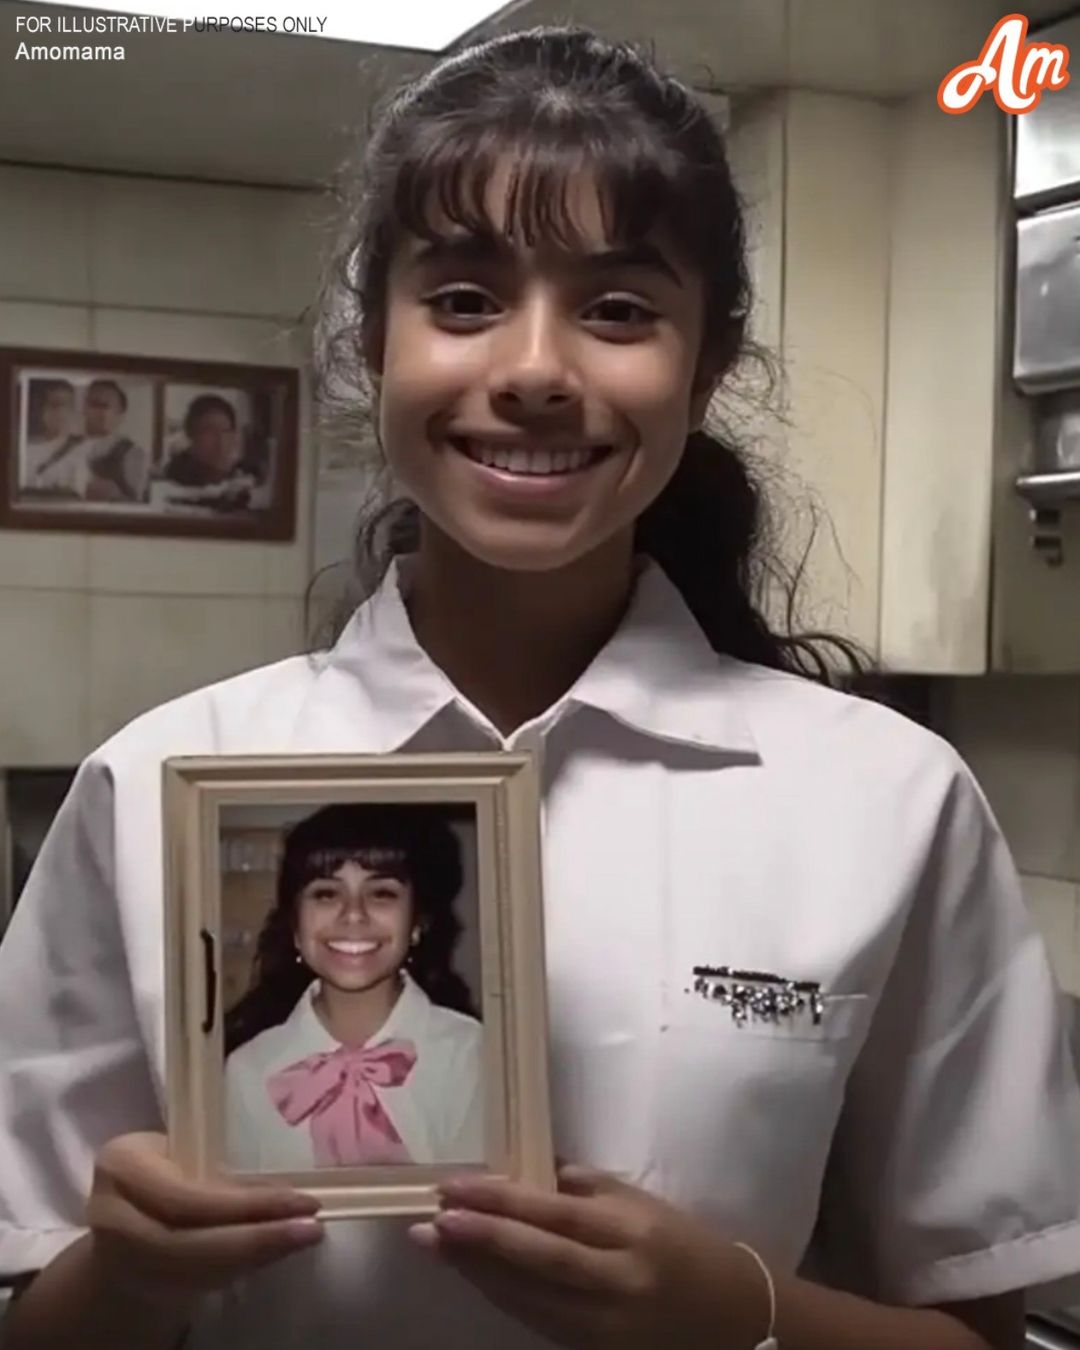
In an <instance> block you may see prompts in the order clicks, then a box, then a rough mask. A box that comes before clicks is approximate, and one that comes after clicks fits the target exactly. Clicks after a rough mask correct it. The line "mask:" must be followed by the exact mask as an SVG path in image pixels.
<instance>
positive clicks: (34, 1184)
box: [0, 760, 162, 1283]
mask: <svg viewBox="0 0 1080 1350" xmlns="http://www.w3.org/2000/svg"><path fill="white" fill-rule="evenodd" d="M112 802H113V794H112V783H111V779H110V776H109V774H108V771H107V769H106V768H105V767H104V766H103V765H100V764H97V763H95V762H94V761H92V760H91V761H87V763H85V764H84V765H83V766H82V767H81V768H80V770H79V773H78V774H77V775H76V779H75V782H74V784H73V785H72V788H71V790H70V792H69V794H68V796H67V799H66V800H65V802H64V804H63V806H62V807H61V809H60V811H59V813H58V814H57V817H56V820H55V821H54V823H53V826H52V829H51V830H50V832H49V834H48V836H47V837H46V840H45V842H44V844H43V845H42V849H41V852H40V855H39V857H38V860H37V862H36V864H35V866H34V869H33V871H32V873H31V875H30V877H29V879H28V881H27V883H26V886H25V888H24V890H23V894H22V897H21V898H20V900H19V902H18V904H17V906H16V909H15V913H14V915H13V916H12V919H11V923H10V925H9V926H8V930H7V932H6V934H5V935H4V939H3V942H2V943H0V1283H4V1282H8V1283H10V1282H11V1281H12V1280H13V1279H14V1278H15V1277H17V1276H18V1275H20V1274H23V1273H25V1272H28V1271H34V1270H38V1269H40V1268H41V1267H43V1266H45V1265H47V1264H48V1263H49V1262H50V1261H51V1260H52V1259H53V1258H54V1257H55V1256H57V1255H58V1254H59V1253H60V1252H61V1251H62V1250H63V1249H64V1248H65V1247H66V1246H68V1245H69V1243H71V1242H72V1241H73V1240H74V1239H75V1238H77V1237H78V1236H79V1235H80V1233H81V1232H82V1231H84V1230H83V1227H82V1225H83V1213H84V1206H85V1201H86V1195H87V1193H88V1191H89V1187H90V1181H91V1178H92V1175H93V1165H94V1159H95V1157H96V1155H97V1153H98V1151H99V1150H100V1149H101V1147H102V1145H103V1144H105V1143H106V1142H107V1141H108V1140H109V1139H111V1138H113V1137H114V1136H116V1135H118V1134H124V1133H127V1132H130V1131H132V1130H144V1129H155V1130H159V1129H161V1128H162V1123H161V1108H160V1105H159V1103H158V1100H157V1097H156V1095H155V1092H154V1087H153V1082H152V1078H151V1074H150V1069H149V1065H148V1061H147V1056H146V1053H145V1049H144V1046H143V1043H142V1040H141V1037H140V1035H139V1031H138V1027H137V1024H136V1018H135V1011H134V1004H133V999H132V993H131V987H130V982H129V978H128V970H127V961H126V958H125V952H124V946H123V941H122V935H121V927H120V922H119V917H118V912H117V903H116V894H115V886H114V869H113V844H112V841H113V806H112Z"/></svg>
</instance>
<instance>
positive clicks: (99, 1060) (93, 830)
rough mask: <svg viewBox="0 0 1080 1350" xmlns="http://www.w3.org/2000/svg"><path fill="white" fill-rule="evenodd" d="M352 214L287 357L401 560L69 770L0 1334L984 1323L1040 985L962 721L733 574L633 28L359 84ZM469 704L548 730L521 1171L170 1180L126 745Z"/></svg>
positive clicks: (1010, 1289) (37, 943)
mask: <svg viewBox="0 0 1080 1350" xmlns="http://www.w3.org/2000/svg"><path fill="white" fill-rule="evenodd" d="M348 223H349V228H348V230H347V232H346V236H345V238H344V240H343V245H342V259H343V262H342V267H341V269H340V270H339V272H338V273H337V281H336V283H331V285H330V287H329V290H328V294H327V296H326V298H325V307H324V315H325V319H326V323H325V328H324V334H323V342H322V344H321V345H322V355H323V358H324V361H327V362H329V363H330V366H329V370H328V376H329V380H330V388H331V390H332V391H335V392H337V393H338V394H342V393H348V392H349V390H350V388H351V386H353V385H355V384H356V383H357V382H358V380H359V379H360V376H361V375H362V374H363V375H364V376H366V381H367V383H368V384H369V385H370V391H371V393H372V394H373V396H374V412H375V418H376V426H377V429H378V435H379V440H380V443H381V445H382V448H383V450H384V452H385V455H386V458H387V460H388V464H389V468H390V470H391V472H392V475H393V478H394V480H395V481H396V482H397V483H399V484H401V485H402V486H403V488H404V489H405V490H406V492H407V494H408V503H407V504H406V505H405V506H403V507H401V508H399V509H397V510H396V511H395V512H394V514H393V515H392V516H391V517H390V518H389V520H388V521H386V520H384V521H383V524H384V525H388V526H389V532H388V536H387V537H388V539H389V544H390V548H391V550H392V551H393V552H395V553H396V554H397V555H398V556H397V557H396V559H395V560H394V562H393V564H392V565H391V566H389V567H388V568H383V569H379V568H376V572H377V576H376V579H375V581H376V584H375V588H374V591H373V593H372V594H371V595H370V597H369V598H368V599H367V600H366V601H365V602H364V603H363V604H362V605H361V606H360V607H359V609H358V610H357V611H356V613H355V614H354V615H353V617H352V618H351V619H350V620H349V622H348V624H347V626H346V627H345V629H344V631H343V632H342V633H341V635H340V637H339V639H338V640H337V642H336V644H335V645H334V646H333V648H332V650H330V651H329V652H328V653H327V654H326V655H325V656H324V657H323V658H322V659H321V660H319V661H318V662H314V663H313V662H312V661H310V660H309V659H307V658H298V659H296V660H293V661H287V662H285V663H283V664H280V665H276V666H273V667H271V668H269V669H266V670H261V671H256V672H254V673H251V674H248V675H245V676H242V677H240V678H238V679H234V680H230V681H227V682H226V683H224V684H221V685H218V686H216V687H215V688H213V689H209V690H205V691H202V692H199V693H196V694H192V695H190V696H188V697H186V698H184V699H181V700H179V701H178V702H175V703H172V704H170V705H168V706H167V707H165V708H161V709H158V710H157V711H156V712H153V713H151V714H149V715H147V716H145V717H142V718H140V719H139V720H138V721H137V722H136V723H134V725H133V726H132V727H130V728H129V729H128V730H126V731H124V732H121V733H120V734H119V735H117V736H115V737H114V738H113V739H112V740H110V741H109V742H108V743H107V744H106V745H105V746H104V747H102V749H101V750H99V751H98V752H97V753H96V754H94V755H93V756H91V758H90V759H89V761H88V762H87V763H86V764H85V765H84V766H83V768H82V771H81V773H80V775H79V778H78V781H77V783H76V786H75V787H74V790H73V791H72V793H71V796H70V797H69V799H68V802H67V804H66V806H65V807H64V809H63V811H62V812H61V814H60V816H59V818H58V820H57V822H56V825H55V827H54V829H53V831H52V835H51V837H50V839H49V841H48V843H47V845H46V847H45V849H44V852H43V854H42V857H41V861H40V863H39V865H38V868H37V870H36V874H35V877H34V879H33V881H32V882H31V884H30V886H29V888H28V891H27V893H26V898H25V900H24V901H23V902H22V903H21V904H20V906H19V910H18V911H17V912H16V916H15V922H14V925H13V927H12V930H11V932H10V935H9V936H8V938H7V940H6V942H5V944H4V949H3V963H2V969H0V1000H2V1005H0V1014H2V1015H0V1028H2V1035H3V1046H2V1051H3V1053H2V1054H0V1065H2V1066H3V1067H2V1071H0V1072H2V1075H3V1077H2V1080H0V1083H2V1086H0V1092H2V1098H0V1101H2V1110H3V1115H2V1119H3V1121H4V1122H5V1123H4V1133H3V1135H2V1145H3V1151H2V1156H0V1194H2V1210H0V1214H2V1219H3V1227H2V1228H0V1235H2V1236H0V1269H3V1270H4V1271H6V1272H8V1273H9V1274H12V1275H18V1274H26V1275H27V1276H29V1275H30V1274H31V1273H32V1272H39V1273H37V1274H36V1276H35V1277H34V1278H33V1279H32V1281H31V1282H30V1283H29V1286H28V1288H27V1289H26V1291H25V1293H24V1294H23V1295H22V1297H21V1298H20V1299H19V1301H18V1302H17V1303H16V1305H15V1308H14V1313H13V1315H12V1316H11V1319H10V1323H9V1326H8V1328H7V1330H8V1334H9V1340H8V1347H7V1350H28V1347H31V1346H33V1347H42V1346H48V1347H55V1348H59V1347H75V1346H79V1347H81V1346H84V1345H86V1344H88V1343H95V1344H106V1343H108V1344H123V1345H124V1346H125V1347H127V1348H128V1350H153V1348H154V1347H162V1348H163V1347H171V1346H172V1345H173V1344H174V1343H175V1341H176V1340H177V1338H178V1337H179V1336H180V1335H181V1334H182V1333H183V1332H184V1330H185V1329H187V1331H188V1334H189V1335H188V1341H187V1345H188V1346H189V1347H197V1350H207V1347H213V1348H214V1350H218V1348H223V1347H233V1346H260V1347H266V1350H285V1348H286V1347H301V1346H305V1347H306V1346H310V1345H319V1346H320V1347H323V1348H324V1350H331V1347H332V1348H333V1350H358V1347H368V1346H380V1347H382V1346H385V1347H402V1350H404V1348H405V1347H420V1346H429V1345H438V1346H440V1347H441V1350H476V1347H478V1346H499V1347H500V1350H502V1348H504V1347H505V1350H525V1347H539V1346H543V1345H551V1344H555V1345H559V1346H564V1347H586V1346H587V1347H590V1350H598V1348H599V1350H604V1348H605V1347H612V1348H614V1347H616V1346H617V1347H619V1350H654V1347H656V1346H658V1345H671V1346H678V1347H679V1350H697V1348H698V1347H701V1348H702V1350H704V1348H705V1347H708V1348H709V1350H750V1347H755V1346H758V1345H759V1344H762V1345H768V1346H772V1345H774V1344H775V1343H776V1341H778V1342H779V1344H780V1345H781V1346H782V1347H783V1350H867V1347H870V1346H873V1347H874V1350H911V1347H912V1346H913V1345H918V1346H919V1347H921V1350H988V1348H991V1347H993V1348H996V1350H1007V1348H1008V1347H1016V1346H1018V1345H1019V1344H1020V1342H1021V1339H1022V1331H1021V1321H1022V1297H1021V1292H1020V1291H1021V1290H1023V1289H1024V1288H1025V1287H1026V1286H1032V1285H1036V1284H1040V1283H1043V1282H1048V1281H1050V1280H1054V1279H1056V1278H1058V1277H1060V1276H1065V1275H1067V1274H1070V1273H1072V1272H1074V1271H1076V1270H1078V1269H1080V1167H1078V1165H1077V1162H1078V1157H1080V1153H1078V1147H1077V1146H1078V1143H1080V1094H1078V1091H1077V1087H1076V1083H1075V1080H1074V1078H1073V1075H1072V1073H1071V1071H1070V1069H1069V1067H1068V1064H1067V1059H1066V1052H1065V1045H1064V1040H1063V1037H1062V1034H1061V1029H1060V1027H1059V1023H1058V1018H1057V1014H1056V1008H1055V991H1054V987H1053V984H1052V979H1051V976H1050V974H1049V971H1048V966H1047V961H1046V956H1045V952H1044V948H1043V944H1042V942H1041V940H1040V938H1039V937H1038V936H1037V934H1036V932H1035V930H1034V929H1033V927H1032V925H1031V924H1030V922H1029V921H1028V918H1027V917H1026V914H1025V910H1024V906H1023V903H1022V900H1021V897H1020V895H1019V892H1018V888H1017V879H1016V874H1015V872H1014V869H1013V866H1012V864H1011V862H1010V859H1009V856H1008V853H1007V851H1006V848H1005V845H1004V844H1003V842H1002V839H1001V836H1000V834H999V832H998V830H997V828H996V826H995V824H994V822H993V820H992V819H991V817H990V814H989V811H988V809H987V807H986V805H985V802H984V800H983V798H982V796H981V795H980V793H979V791H978V789H977V787H976V786H975V784H974V783H973V782H972V779H971V777H970V775H969V774H968V772H967V771H966V769H965V768H964V766H963V765H962V764H961V763H960V762H959V760H958V759H957V757H956V755H955V754H954V753H953V752H952V750H951V749H950V748H949V747H948V746H947V745H945V744H944V743H942V742H941V741H940V740H938V739H937V738H936V737H934V736H933V735H931V734H929V733H928V732H926V731H923V730H921V729H920V728H918V727H917V726H915V725H913V724H910V723H908V722H907V721H905V720H903V719H902V718H901V717H899V716H897V715H895V714H893V713H892V712H890V711H888V710H886V709H884V708H882V707H880V706H877V705H875V704H872V703H870V702H867V701H864V700H860V699H857V698H854V697H850V696H847V695H845V694H842V693H839V692H834V691H832V690H831V689H829V688H827V687H826V686H825V685H824V683H822V682H821V681H817V680H814V679H812V678H807V672H809V673H811V674H812V673H813V671H814V667H813V666H812V665H811V664H810V662H811V657H810V655H809V652H808V648H807V647H806V646H805V645H804V644H802V645H801V644H799V643H798V642H797V641H794V640H792V638H791V636H790V635H788V634H781V635H777V634H776V633H774V632H773V631H772V630H771V629H770V627H769V626H768V624H767V623H766V620H765V618H764V617H763V616H762V614H761V612H760V611H759V610H757V609H756V608H755V606H754V603H753V601H752V591H751V582H752V578H753V576H754V571H753V568H752V559H753V549H754V545H755V542H756V540H757V534H758V526H759V513H758V498H757V494H756V493H755V490H754V487H753V485H752V484H751V482H750V480H749V478H748V476H747V474H746V472H745V471H744V469H743V467H742V466H741V464H740V461H739V459H738V458H737V456H736V455H735V454H734V453H732V452H731V451H730V450H729V449H728V448H726V447H725V446H724V445H723V444H721V443H720V442H719V441H718V440H715V439H713V438H711V437H710V436H708V435H706V434H705V433H704V431H703V430H702V424H703V419H704V418H705V415H706V410H707V409H708V407H709V404H710V400H711V399H712V397H713V395H714V394H715V393H716V392H717V391H718V390H720V391H721V392H723V389H724V388H725V387H726V385H725V382H726V381H730V379H731V378H732V372H733V370H734V366H735V363H736V361H737V359H738V357H739V356H740V354H741V353H742V352H743V351H744V350H745V328H746V321H747V312H748V303H749V300H748V293H747V271H746V258H745V245H744V237H743V222H742V217H741V215H740V210H739V204H738V200H737V197H736V194H735V191H734V189H733V186H732V182H731V178H730V174H729V172H728V167H727V163H726V159H725V155H724V149H723V145H722V143H721V140H720V138H719V135H718V133H717V131H716V130H715V128H714V127H713V126H712V125H711V124H710V121H709V119H708V117H707V116H706V114H705V113H704V111H703V110H702V109H701V108H700V107H699V106H698V105H697V103H696V102H695V101H694V99H693V98H692V97H691V96H690V94H689V93H688V92H687V91H686V90H685V89H684V88H683V87H682V86H680V85H679V84H677V83H675V82H674V81H672V80H669V79H666V78H664V77H663V76H662V75H661V74H659V73H658V72H657V71H655V70H654V69H653V68H652V67H651V66H650V65H649V64H648V63H647V62H645V61H644V60H642V59H641V58H640V57H638V56H637V55H635V54H634V53H633V52H631V51H628V50H625V49H623V48H622V47H619V46H616V45H612V44H609V43H607V42H605V41H603V40H601V39H599V38H596V37H593V36H590V35H589V34H587V33H581V32H564V31H545V30H541V31H536V32H531V33H523V34H516V35H510V36H506V37H503V38H499V39H497V40H495V41H493V42H491V43H490V44H488V45H485V46H481V47H478V48H474V49H472V50H468V51H464V52H462V53H460V54H457V55H455V56H452V57H450V58H448V59H447V60H445V61H443V62H441V63H440V64H439V65H437V66H436V67H435V68H434V69H433V70H432V71H431V72H430V73H429V74H427V75H426V76H425V77H423V78H422V79H420V80H419V81H418V82H416V83H415V84H414V85H413V86H412V87H410V88H409V89H407V90H406V91H405V92H404V93H403V94H402V95H401V96H400V97H399V98H398V99H397V100H396V101H395V102H394V103H393V104H392V105H391V106H390V107H389V109H388V111H387V112H386V114H385V116H384V117H383V119H382V121H381V122H380V124H379V125H378V126H377V128H376V129H375V131H374V133H373V135H372V137H371V139H370V141H369V143H368V145H367V148H366V159H365V168H364V172H363V177H362V182H361V183H360V184H359V188H358V192H357V195H356V200H355V208H354V211H353V213H352V214H351V215H350V217H349V222H348ZM335 358H336V361H335ZM346 402H347V403H348V405H349V408H350V410H351V411H352V412H353V413H355V411H356V406H355V399H346ZM376 537H377V538H378V537H382V536H381V535H379V534H378V533H377V534H376ZM368 561H370V560H368ZM365 571H366V572H370V568H368V569H365ZM500 746H502V747H508V748H512V749H514V750H517V751H520V750H522V749H524V748H528V749H530V750H532V751H534V752H535V753H536V754H537V756H538V757H539V759H540V762H541V765H542V769H543V774H544V786H545V801H544V850H545V852H544V877H545V906H546V942H547V962H548V978H549V988H550V1037H551V1071H552V1083H553V1109H554V1118H555V1126H556V1133H557V1138H556V1146H557V1151H558V1153H559V1155H560V1157H561V1158H563V1159H564V1160H566V1161H567V1163H568V1164H569V1165H568V1166H567V1167H566V1169H565V1170H564V1171H563V1173H562V1176H561V1187H560V1191H559V1193H558V1194H550V1195H549V1194H536V1193H533V1192H532V1191H530V1190H528V1189H527V1188H523V1187H519V1186H516V1185H513V1184H509V1183H505V1182H503V1183H499V1182H496V1181H494V1180H492V1181H489V1182H482V1181H480V1180H477V1179H475V1178H473V1179H471V1180H469V1179H463V1180H462V1182H461V1183H460V1184H458V1185H450V1186H447V1188H446V1208H445V1211H444V1212H443V1213H442V1215H441V1217H440V1218H439V1219H438V1220H436V1221H435V1222H434V1223H430V1224H416V1225H412V1226H411V1227H409V1226H408V1225H404V1224H400V1225H399V1224H394V1223H386V1224H374V1223H369V1224H359V1225H350V1224H344V1223H342V1224H327V1225H326V1226H325V1231H321V1230H320V1225H319V1223H318V1221H317V1220H315V1219H312V1218H311V1217H308V1216H309V1215H310V1206H308V1207H306V1208H305V1202H304V1200H303V1199H302V1198H300V1197H297V1196H295V1195H293V1194H291V1193H281V1192H279V1191H277V1190H272V1189H269V1190H268V1189H258V1188H240V1187H237V1186H235V1185H229V1184H227V1183H226V1182H224V1181H223V1182H221V1183H216V1184H211V1185H194V1184H192V1183H191V1182H189V1181H187V1180H185V1178H184V1177H182V1176H181V1175H179V1173H178V1172H177V1170H176V1169H175V1168H174V1167H173V1166H172V1165H171V1164H170V1163H169V1161H168V1160H167V1158H166V1157H165V1156H164V1154H163V1151H162V1142H161V1136H160V1129H161V1109H160V1101H161V1095H160V1094H161V1073H162V1037H161V1026H162V1012H161V964H162V933H161V903H160V872H161V868H160V856H159V839H160V800H159V795H160V792H159V770H160V761H161V758H162V756H163V755H168V754H176V753H181V752H182V753H187V754H192V753H198V754H205V753H211V752H225V753H231V752H237V751H244V750H247V751H262V752H266V753H279V752H282V751H290V750H292V751H307V752H311V751H319V750H334V751H350V750H356V751H374V752H388V751H394V750H404V749H406V748H407V749H409V750H413V751H416V750H425V751H431V750H456V751H467V750H472V749H490V748H491V747H500ZM725 971H727V972H742V973H738V974H735V975H730V974H725V973H724V972H725ZM88 1193H89V1205H88V1208H86V1209H84V1205H85V1204H86V1196H87V1194H88ZM301 1247H310V1248H312V1250H308V1251H305V1252H303V1253H299V1251H298V1249H299V1248H301ZM287 1253H291V1255H289V1259H288V1260H284V1261H281V1262H279V1263H277V1264H274V1265H273V1266H272V1268H271V1269H269V1270H266V1271H258V1270H257V1269H256V1268H257V1267H259V1266H262V1265H264V1264H267V1263H273V1262H275V1260H276V1259H277V1258H280V1257H282V1256H284V1255H285V1254H287ZM216 1289H219V1290H223V1292H221V1293H219V1294H216V1295H215V1294H214V1293H212V1292H210V1291H213V1290H216Z"/></svg>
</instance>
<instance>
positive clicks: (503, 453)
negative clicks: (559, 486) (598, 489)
mask: <svg viewBox="0 0 1080 1350" xmlns="http://www.w3.org/2000/svg"><path fill="white" fill-rule="evenodd" d="M453 444H454V446H455V448H456V449H458V450H460V451H461V452H462V453H463V454H465V455H467V456H468V457H469V459H471V460H474V461H475V462H476V463H477V464H483V465H485V466H486V467H487V468H489V469H503V470H505V471H506V472H507V473H520V474H535V475H536V476H537V477H545V476H550V475H552V474H560V473H578V472H580V471H581V470H582V469H587V468H588V467H589V466H590V465H592V464H595V463H596V462H597V460H599V459H602V458H603V457H604V455H605V454H606V453H607V450H608V447H607V446H601V445H594V446H578V447H575V448H574V449H571V450H545V449H540V448H537V449H531V448H529V447H526V446H518V445H515V446H509V445H497V444H495V443H493V442H491V441H474V440H466V439H464V438H455V440H454V442H453Z"/></svg>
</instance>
